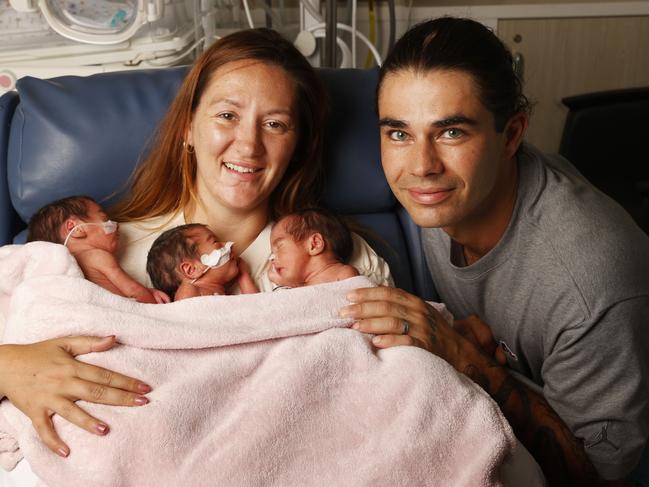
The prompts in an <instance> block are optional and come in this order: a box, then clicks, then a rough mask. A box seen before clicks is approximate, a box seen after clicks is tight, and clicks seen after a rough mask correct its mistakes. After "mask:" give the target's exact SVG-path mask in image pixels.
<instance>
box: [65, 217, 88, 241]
mask: <svg viewBox="0 0 649 487" xmlns="http://www.w3.org/2000/svg"><path fill="white" fill-rule="evenodd" d="M80 223H81V222H79V221H77V220H75V219H74V218H68V219H67V220H65V222H63V238H66V237H67V236H68V234H69V233H70V232H72V229H73V228H74V227H76V226H77V225H79V224H80ZM85 237H86V230H85V228H84V227H79V228H77V229H76V230H75V231H74V232H73V233H72V235H70V238H85Z"/></svg>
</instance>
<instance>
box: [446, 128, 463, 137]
mask: <svg viewBox="0 0 649 487" xmlns="http://www.w3.org/2000/svg"><path fill="white" fill-rule="evenodd" d="M463 135H464V131H463V130H460V129H456V128H450V129H447V130H445V131H444V137H446V138H449V139H458V138H460V137H462V136H463Z"/></svg>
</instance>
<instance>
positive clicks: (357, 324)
mask: <svg viewBox="0 0 649 487" xmlns="http://www.w3.org/2000/svg"><path fill="white" fill-rule="evenodd" d="M360 327H361V325H360V324H359V323H358V321H357V322H356V323H354V324H353V325H352V328H353V329H354V330H358V329H359V328H360Z"/></svg>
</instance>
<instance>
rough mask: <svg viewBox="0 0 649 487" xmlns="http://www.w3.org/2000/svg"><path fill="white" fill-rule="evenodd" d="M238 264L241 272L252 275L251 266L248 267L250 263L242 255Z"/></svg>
mask: <svg viewBox="0 0 649 487" xmlns="http://www.w3.org/2000/svg"><path fill="white" fill-rule="evenodd" d="M237 265H238V266H239V274H241V275H245V274H247V275H250V268H249V267H248V263H247V262H246V261H245V260H243V259H242V258H241V257H237Z"/></svg>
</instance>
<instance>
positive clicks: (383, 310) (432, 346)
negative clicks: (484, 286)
mask: <svg viewBox="0 0 649 487" xmlns="http://www.w3.org/2000/svg"><path fill="white" fill-rule="evenodd" d="M347 299H349V300H350V301H351V302H353V303H354V304H351V305H348V306H345V307H344V308H343V309H342V310H341V316H343V317H346V318H352V319H354V320H356V323H354V325H353V328H355V329H357V330H359V331H362V332H364V333H371V334H374V335H376V336H375V337H373V338H372V343H373V344H374V346H376V347H377V348H389V347H394V346H398V345H414V346H417V347H421V348H423V349H425V350H428V351H429V352H432V353H434V354H435V355H438V356H439V357H441V358H443V359H444V360H446V361H447V362H448V363H449V364H451V365H452V366H453V367H455V369H457V370H458V371H463V370H464V368H465V367H466V365H467V363H468V362H469V361H471V362H473V361H474V358H475V356H476V354H478V355H487V356H489V355H490V354H489V353H483V352H482V350H481V347H480V344H479V343H478V341H477V340H475V341H474V340H471V338H473V337H472V336H468V337H464V336H462V335H461V334H459V333H458V332H457V331H456V330H454V329H453V327H451V326H450V325H449V324H448V322H447V321H446V320H445V319H444V317H443V316H442V315H441V314H440V313H439V312H438V311H437V310H436V309H435V308H433V307H432V306H431V305H429V304H428V303H426V302H425V301H423V300H422V299H420V298H418V297H417V296H413V295H412V294H409V293H407V292H406V291H404V290H403V289H396V288H390V287H373V288H364V289H355V290H354V291H351V292H350V293H349V294H348V295H347ZM467 335H469V333H467ZM492 340H493V337H492Z"/></svg>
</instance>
